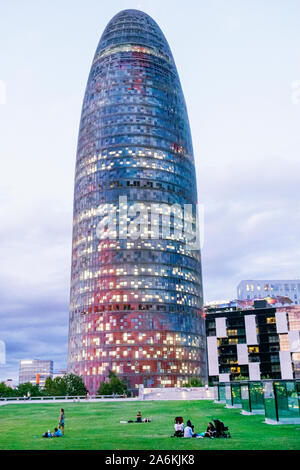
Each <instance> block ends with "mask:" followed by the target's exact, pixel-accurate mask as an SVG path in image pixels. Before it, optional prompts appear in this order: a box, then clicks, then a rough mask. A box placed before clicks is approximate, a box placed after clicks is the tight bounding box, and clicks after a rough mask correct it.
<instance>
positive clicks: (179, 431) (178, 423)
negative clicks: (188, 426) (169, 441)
mask: <svg viewBox="0 0 300 470" xmlns="http://www.w3.org/2000/svg"><path fill="white" fill-rule="evenodd" d="M174 429H175V433H174V436H176V437H183V431H184V423H183V421H182V420H181V418H175V424H174Z"/></svg>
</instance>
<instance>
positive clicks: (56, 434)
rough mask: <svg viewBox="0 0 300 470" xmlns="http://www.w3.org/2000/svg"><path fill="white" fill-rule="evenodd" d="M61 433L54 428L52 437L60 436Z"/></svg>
mask: <svg viewBox="0 0 300 470" xmlns="http://www.w3.org/2000/svg"><path fill="white" fill-rule="evenodd" d="M62 435H63V433H62V432H61V430H60V429H57V428H55V429H54V433H53V434H52V437H62Z"/></svg>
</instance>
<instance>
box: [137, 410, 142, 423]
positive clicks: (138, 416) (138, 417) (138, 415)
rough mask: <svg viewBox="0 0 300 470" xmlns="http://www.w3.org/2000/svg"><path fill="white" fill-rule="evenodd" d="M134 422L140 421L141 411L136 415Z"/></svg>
mask: <svg viewBox="0 0 300 470" xmlns="http://www.w3.org/2000/svg"><path fill="white" fill-rule="evenodd" d="M136 422H137V423H142V413H141V412H140V411H139V412H138V413H137V415H136Z"/></svg>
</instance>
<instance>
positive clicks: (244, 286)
mask: <svg viewBox="0 0 300 470" xmlns="http://www.w3.org/2000/svg"><path fill="white" fill-rule="evenodd" d="M274 296H275V297H279V296H280V297H288V298H289V299H291V301H292V303H293V304H295V305H299V304H300V279H294V280H253V279H252V280H251V279H250V280H249V279H248V280H246V281H241V282H240V283H239V284H238V286H237V298H238V299H239V300H245V299H249V300H250V299H264V298H265V297H274Z"/></svg>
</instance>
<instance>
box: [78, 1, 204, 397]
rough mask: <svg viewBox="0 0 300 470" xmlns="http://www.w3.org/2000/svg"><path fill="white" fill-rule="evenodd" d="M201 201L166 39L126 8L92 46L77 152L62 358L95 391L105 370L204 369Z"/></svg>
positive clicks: (135, 378) (133, 383) (174, 374)
mask: <svg viewBox="0 0 300 470" xmlns="http://www.w3.org/2000/svg"><path fill="white" fill-rule="evenodd" d="M120 198H121V199H120ZM196 204H197V189H196V177H195V168H194V159H193V148H192V141H191V134H190V128H189V122H188V116H187V111H186V105H185V101H184V96H183V93H182V89H181V85H180V80H179V77H178V73H177V70H176V66H175V63H174V60H173V57H172V54H171V51H170V48H169V46H168V43H167V41H166V39H165V37H164V35H163V33H162V32H161V30H160V28H159V27H158V25H157V24H156V23H155V22H154V21H153V20H152V18H150V17H149V16H148V15H146V14H145V13H143V12H141V11H136V10H125V11H122V12H120V13H119V14H118V15H116V16H115V17H114V18H113V19H112V20H111V21H110V22H109V24H108V25H107V27H106V29H105V31H104V33H103V35H102V37H101V39H100V42H99V45H98V47H97V50H96V53H95V56H94V60H93V63H92V67H91V71H90V75H89V78H88V83H87V87H86V92H85V96H84V101H83V107H82V114H81V121H80V130H79V138H78V149H77V160H76V174H75V190H74V218H73V247H72V275H71V304H70V327H69V369H70V370H71V371H73V372H74V373H76V374H79V375H83V376H84V379H85V383H86V385H87V387H88V388H89V390H90V391H91V392H93V393H94V392H96V391H97V389H98V387H99V384H100V383H101V381H103V380H104V379H105V377H107V375H108V371H109V370H113V371H115V372H116V373H117V374H118V375H120V376H122V377H123V378H124V379H125V380H126V381H127V383H128V386H129V388H135V387H138V385H139V384H144V385H145V386H148V387H157V386H180V385H182V384H183V383H184V382H187V381H188V380H189V379H190V378H191V377H194V376H197V377H200V378H202V379H204V378H205V377H206V359H205V357H206V356H205V328H204V318H203V314H202V305H203V301H202V275H201V261H200V251H199V249H198V248H197V246H196V247H195V246H194V245H193V246H191V245H189V244H187V242H186V237H185V236H184V229H183V228H185V229H186V231H187V232H189V233H192V232H193V228H194V229H195V226H194V225H192V226H191V225H189V226H188V224H187V225H184V223H185V222H184V214H186V212H184V208H185V205H189V207H192V212H191V214H192V215H190V221H191V220H192V222H193V223H194V224H195V207H196ZM181 209H182V212H180V211H181ZM153 213H154V214H156V215H153ZM134 214H136V216H134ZM164 216H166V217H167V218H166V219H164ZM168 216H169V219H168ZM137 217H139V220H138V222H139V223H138V225H137V226H136V227H135V231H134V230H132V231H131V232H130V229H129V226H130V223H131V221H133V222H134V220H135V221H137ZM187 219H188V218H187ZM166 221H169V222H170V230H169V232H165V233H163V230H164V224H165V222H166ZM188 227H189V228H188ZM181 229H182V234H181ZM196 230H197V228H196ZM188 238H189V237H188ZM189 240H190V238H189Z"/></svg>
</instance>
